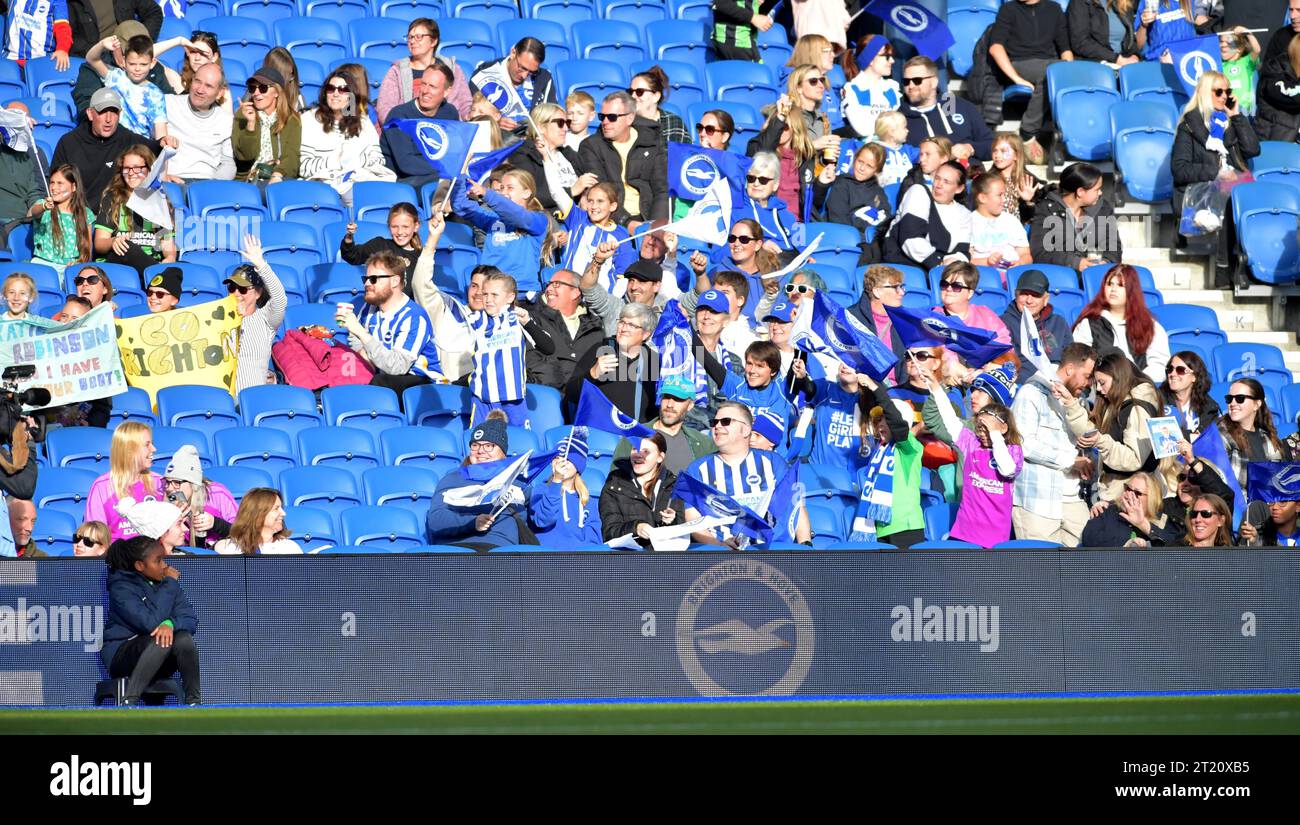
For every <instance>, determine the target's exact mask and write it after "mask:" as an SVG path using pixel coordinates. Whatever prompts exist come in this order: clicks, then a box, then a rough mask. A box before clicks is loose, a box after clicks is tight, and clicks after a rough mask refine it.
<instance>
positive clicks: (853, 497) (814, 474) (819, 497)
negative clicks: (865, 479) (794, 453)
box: [799, 464, 858, 512]
mask: <svg viewBox="0 0 1300 825" xmlns="http://www.w3.org/2000/svg"><path fill="white" fill-rule="evenodd" d="M799 481H800V482H801V483H802V484H803V485H804V496H805V497H806V498H805V500H806V501H809V502H821V503H823V504H826V505H828V506H830V507H832V508H834V507H839V508H846V509H848V510H849V511H850V512H852V511H853V509H854V508H855V507H856V506H857V500H858V495H857V492H856V490H855V488H856V483H855V481H854V478H853V475H852V473H850V472H849V471H848V470H847V469H845V468H844V467H838V466H835V465H832V464H804V465H801V466H800V467H799Z"/></svg>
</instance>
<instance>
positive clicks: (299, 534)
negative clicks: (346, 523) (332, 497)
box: [284, 506, 338, 553]
mask: <svg viewBox="0 0 1300 825" xmlns="http://www.w3.org/2000/svg"><path fill="white" fill-rule="evenodd" d="M284 526H285V527H287V528H288V529H289V530H292V531H293V535H292V536H291V538H292V539H293V540H294V541H296V542H298V546H299V547H301V548H302V552H304V553H314V552H315V551H317V550H322V549H325V548H327V547H333V546H334V545H336V544H338V539H337V536H338V529H337V528H336V527H335V526H334V519H333V518H332V517H331V516H330V513H329V511H327V510H321V509H319V508H317V507H290V506H286V507H285V508H284Z"/></svg>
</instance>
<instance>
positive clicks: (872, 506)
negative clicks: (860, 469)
mask: <svg viewBox="0 0 1300 825" xmlns="http://www.w3.org/2000/svg"><path fill="white" fill-rule="evenodd" d="M894 452H895V449H894V445H893V444H888V445H886V446H884V447H882V448H881V449H879V450H876V452H875V453H874V454H873V455H872V456H871V461H870V462H868V464H867V471H866V473H865V474H864V476H863V479H862V495H861V496H860V497H859V505H858V513H859V514H860V515H862V516H863V517H865V519H866V520H867V522H868V523H873V522H874V523H878V524H888V523H889V522H890V521H892V520H893V518H894ZM864 505H865V510H864V509H863V506H864Z"/></svg>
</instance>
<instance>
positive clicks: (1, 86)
mask: <svg viewBox="0 0 1300 825" xmlns="http://www.w3.org/2000/svg"><path fill="white" fill-rule="evenodd" d="M85 62H86V61H85V59H84V58H80V57H69V58H68V69H67V71H63V72H61V71H59V70H58V69H55V68H54V59H53V58H47V59H41V60H28V61H27V65H26V66H24V67H23V69H24V71H26V73H27V88H26V91H24V90H23V87H22V86H21V82H22V81H21V79H19V74H18V64H16V63H11V62H9V61H7V60H6V61H3V63H4V67H5V68H6V69H10V70H11V71H10V72H9V73H7V74H8V80H6V79H4V78H0V94H3V96H4V97H5V99H8V98H11V97H22V96H23V95H31V96H32V97H44V96H45V93H46V92H49V93H51V94H52V95H56V96H58V97H59V98H62V99H65V100H66V99H68V98H71V97H72V87H73V85H75V84H76V82H77V76H78V75H79V74H80V72H81V66H82V64H84V63H85ZM15 79H17V80H18V83H19V84H20V85H19V86H18V87H17V88H16V89H15V90H13V91H9V90H8V89H6V88H5V84H6V83H9V84H12V83H13V82H14V80H15Z"/></svg>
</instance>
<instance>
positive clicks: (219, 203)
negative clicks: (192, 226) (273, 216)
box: [188, 180, 266, 219]
mask: <svg viewBox="0 0 1300 825" xmlns="http://www.w3.org/2000/svg"><path fill="white" fill-rule="evenodd" d="M188 198H189V207H190V212H192V213H193V214H194V215H195V216H197V217H199V218H201V219H207V218H209V217H213V218H217V217H242V216H249V215H256V216H258V217H259V218H262V219H265V218H266V207H265V206H263V205H262V193H261V192H260V191H259V190H258V188H257V187H256V186H254V185H253V184H251V183H241V182H239V181H233V180H200V181H195V182H194V183H191V184H190V185H189V188H188Z"/></svg>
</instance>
